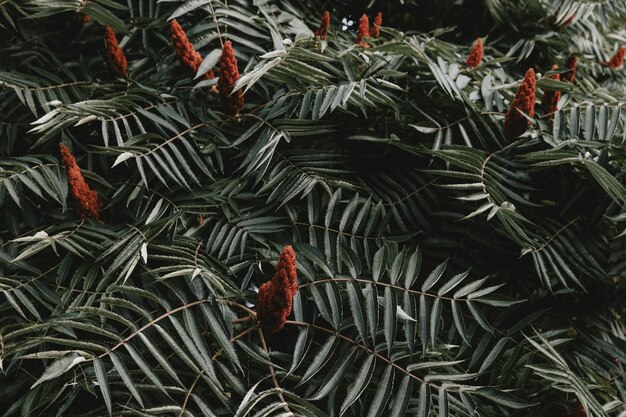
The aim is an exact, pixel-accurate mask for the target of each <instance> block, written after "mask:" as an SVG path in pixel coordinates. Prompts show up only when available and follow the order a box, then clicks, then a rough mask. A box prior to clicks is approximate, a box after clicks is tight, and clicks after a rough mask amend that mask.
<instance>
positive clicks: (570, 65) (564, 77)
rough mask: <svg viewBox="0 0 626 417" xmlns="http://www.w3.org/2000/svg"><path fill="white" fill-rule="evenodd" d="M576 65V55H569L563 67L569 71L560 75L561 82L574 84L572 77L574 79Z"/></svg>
mask: <svg viewBox="0 0 626 417" xmlns="http://www.w3.org/2000/svg"><path fill="white" fill-rule="evenodd" d="M577 65H578V59H577V58H576V55H570V57H569V58H568V59H567V62H566V63H565V67H567V69H569V71H567V72H564V73H563V74H561V81H569V82H570V83H573V82H574V77H576V66H577Z"/></svg>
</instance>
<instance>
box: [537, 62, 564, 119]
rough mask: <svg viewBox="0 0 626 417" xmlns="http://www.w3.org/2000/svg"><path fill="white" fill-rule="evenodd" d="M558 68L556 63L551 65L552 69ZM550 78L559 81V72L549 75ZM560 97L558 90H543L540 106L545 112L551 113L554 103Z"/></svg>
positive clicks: (553, 110)
mask: <svg viewBox="0 0 626 417" xmlns="http://www.w3.org/2000/svg"><path fill="white" fill-rule="evenodd" d="M558 69H559V66H558V65H553V66H552V71H556V70H558ZM550 78H552V79H553V80H557V81H560V80H561V77H560V75H559V73H556V74H552V75H550ZM560 99H561V92H560V91H545V92H544V93H543V97H542V98H541V107H542V108H543V112H544V113H545V114H550V115H551V114H552V113H554V112H555V111H556V105H557V103H558V102H559V100H560Z"/></svg>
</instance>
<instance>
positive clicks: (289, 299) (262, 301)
mask: <svg viewBox="0 0 626 417" xmlns="http://www.w3.org/2000/svg"><path fill="white" fill-rule="evenodd" d="M297 291H298V282H297V274H296V254H295V252H294V251H293V248H292V247H291V246H285V247H284V248H283V251H282V252H281V254H280V259H279V261H278V263H277V264H276V272H275V273H274V277H273V278H272V279H271V280H270V281H267V282H266V283H265V284H263V285H261V288H259V294H258V296H257V303H256V313H257V318H258V320H259V322H260V323H261V325H262V326H263V327H264V328H266V329H267V330H269V331H270V332H272V333H274V332H277V331H279V330H280V329H282V328H283V327H284V326H285V321H286V320H287V317H289V314H291V307H292V305H293V297H294V296H295V295H296V292H297Z"/></svg>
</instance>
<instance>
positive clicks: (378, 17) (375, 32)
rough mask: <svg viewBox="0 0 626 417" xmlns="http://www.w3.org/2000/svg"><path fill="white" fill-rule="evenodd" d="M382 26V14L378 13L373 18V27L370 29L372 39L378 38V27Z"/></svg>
mask: <svg viewBox="0 0 626 417" xmlns="http://www.w3.org/2000/svg"><path fill="white" fill-rule="evenodd" d="M382 25H383V14H382V13H381V12H378V14H377V15H376V17H375V18H374V26H372V28H371V29H370V32H371V34H372V37H374V38H377V37H379V36H380V27H381V26H382Z"/></svg>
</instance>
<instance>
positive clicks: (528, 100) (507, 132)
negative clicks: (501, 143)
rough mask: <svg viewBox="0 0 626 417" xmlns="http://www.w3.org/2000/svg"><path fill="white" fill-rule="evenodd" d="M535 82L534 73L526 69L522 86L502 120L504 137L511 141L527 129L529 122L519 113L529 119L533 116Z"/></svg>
mask: <svg viewBox="0 0 626 417" xmlns="http://www.w3.org/2000/svg"><path fill="white" fill-rule="evenodd" d="M536 84H537V81H536V79H535V71H534V70H533V69H532V68H528V71H526V75H525V76H524V80H523V81H522V84H521V85H520V86H519V88H518V90H517V93H516V94H515V98H514V99H513V102H512V103H511V107H509V111H508V112H507V113H506V116H505V118H504V136H505V137H506V138H507V139H513V138H515V137H517V136H519V135H521V134H522V133H524V132H525V131H526V129H528V126H530V120H528V119H527V118H526V117H524V116H523V115H522V114H520V111H522V112H523V113H525V114H527V115H528V116H530V117H533V116H534V115H535V90H536Z"/></svg>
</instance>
